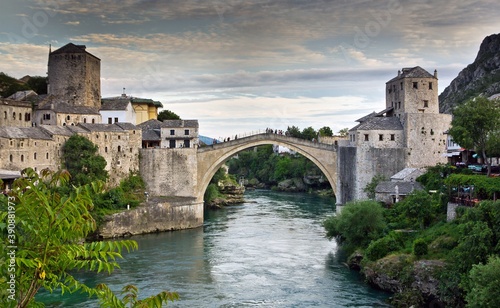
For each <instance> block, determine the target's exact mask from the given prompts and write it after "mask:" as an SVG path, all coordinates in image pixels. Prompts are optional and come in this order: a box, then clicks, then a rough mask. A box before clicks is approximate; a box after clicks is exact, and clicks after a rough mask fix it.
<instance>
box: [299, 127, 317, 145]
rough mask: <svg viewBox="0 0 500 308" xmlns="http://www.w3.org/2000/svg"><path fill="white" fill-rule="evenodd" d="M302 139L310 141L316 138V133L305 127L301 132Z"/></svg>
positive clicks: (312, 129)
mask: <svg viewBox="0 0 500 308" xmlns="http://www.w3.org/2000/svg"><path fill="white" fill-rule="evenodd" d="M301 135H302V139H306V140H309V141H312V140H313V139H317V138H318V133H317V132H316V131H315V130H314V128H312V127H311V126H309V127H306V128H304V129H303V130H302V134H301Z"/></svg>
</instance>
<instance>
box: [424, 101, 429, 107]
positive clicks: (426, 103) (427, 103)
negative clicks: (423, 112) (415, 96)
mask: <svg viewBox="0 0 500 308" xmlns="http://www.w3.org/2000/svg"><path fill="white" fill-rule="evenodd" d="M427 107H429V101H428V100H425V101H424V108H427Z"/></svg>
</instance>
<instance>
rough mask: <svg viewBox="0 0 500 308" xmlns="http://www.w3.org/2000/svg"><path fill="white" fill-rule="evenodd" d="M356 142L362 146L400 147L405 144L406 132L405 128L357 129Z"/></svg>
mask: <svg viewBox="0 0 500 308" xmlns="http://www.w3.org/2000/svg"><path fill="white" fill-rule="evenodd" d="M366 136H368V137H366ZM381 136H382V137H381ZM392 136H393V137H394V140H392ZM367 138H368V140H366V139H367ZM380 139H382V140H380ZM354 144H355V145H357V146H361V147H375V148H400V147H403V146H404V134H403V130H376V129H373V130H357V131H356V139H355V142H354Z"/></svg>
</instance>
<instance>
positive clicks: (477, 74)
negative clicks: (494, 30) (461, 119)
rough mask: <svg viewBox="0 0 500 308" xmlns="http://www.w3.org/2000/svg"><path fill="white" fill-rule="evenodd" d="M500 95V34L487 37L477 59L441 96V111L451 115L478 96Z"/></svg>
mask: <svg viewBox="0 0 500 308" xmlns="http://www.w3.org/2000/svg"><path fill="white" fill-rule="evenodd" d="M498 93H500V34H493V35H490V36H487V37H486V38H485V39H484V40H483V42H482V43H481V47H480V48H479V52H478V54H477V57H476V59H475V60H474V62H473V63H472V64H470V65H468V66H467V67H466V68H464V69H463V70H462V71H461V72H460V73H459V74H458V76H457V77H456V78H455V79H454V80H453V81H452V82H451V83H450V85H449V86H448V87H447V88H446V89H444V91H443V93H441V94H440V95H439V111H440V112H442V113H451V112H452V110H453V107H454V106H457V105H459V104H461V103H462V102H464V101H466V100H468V99H470V98H472V97H475V96H478V95H484V96H486V97H490V96H492V95H495V94H498Z"/></svg>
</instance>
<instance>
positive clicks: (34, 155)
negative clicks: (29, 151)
mask: <svg viewBox="0 0 500 308" xmlns="http://www.w3.org/2000/svg"><path fill="white" fill-rule="evenodd" d="M33 159H34V160H36V152H35V153H33Z"/></svg>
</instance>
